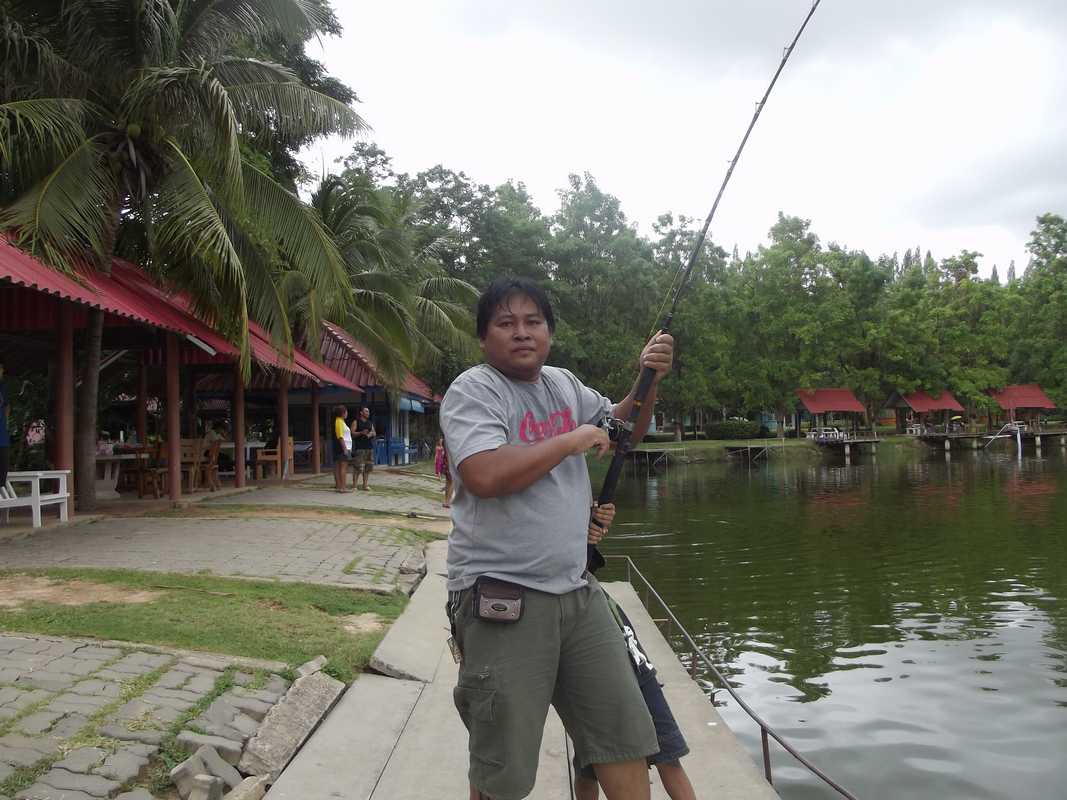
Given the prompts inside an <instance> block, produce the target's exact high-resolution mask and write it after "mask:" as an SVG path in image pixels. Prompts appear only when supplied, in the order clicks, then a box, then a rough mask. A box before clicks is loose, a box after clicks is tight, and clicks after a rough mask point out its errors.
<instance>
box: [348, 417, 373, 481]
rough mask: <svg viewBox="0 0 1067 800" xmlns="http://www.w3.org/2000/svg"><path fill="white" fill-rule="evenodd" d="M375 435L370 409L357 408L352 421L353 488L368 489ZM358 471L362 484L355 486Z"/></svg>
mask: <svg viewBox="0 0 1067 800" xmlns="http://www.w3.org/2000/svg"><path fill="white" fill-rule="evenodd" d="M377 435H378V434H377V433H376V432H375V430H374V423H373V422H371V421H370V409H369V408H367V407H366V406H364V407H363V408H361V409H360V410H359V415H358V416H357V417H356V421H355V422H353V423H352V467H353V469H354V470H355V474H354V475H353V476H352V488H353V489H356V488H359V489H362V490H363V491H365V492H369V491H370V487H369V486H368V485H367V481H368V480H369V479H370V473H371V470H372V469H374V438H375V437H376V436H377ZM360 472H362V473H363V485H362V486H359V487H357V486H356V479H357V478H358V477H359V473H360Z"/></svg>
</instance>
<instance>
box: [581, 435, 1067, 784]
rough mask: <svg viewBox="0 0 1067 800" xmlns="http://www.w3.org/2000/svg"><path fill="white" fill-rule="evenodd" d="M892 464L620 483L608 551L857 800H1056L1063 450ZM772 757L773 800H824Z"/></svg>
mask: <svg viewBox="0 0 1067 800" xmlns="http://www.w3.org/2000/svg"><path fill="white" fill-rule="evenodd" d="M998 446H1000V445H998ZM894 450H896V448H883V449H882V452H880V453H879V454H878V455H877V457H872V456H866V455H865V456H863V457H862V458H861V459H859V460H858V461H854V462H853V464H852V465H851V466H846V465H844V463H843V461H841V460H837V461H834V460H833V457H832V456H827V457H826V458H825V459H824V460H822V461H817V462H814V463H810V462H802V461H797V460H792V459H790V460H785V459H780V458H779V459H776V460H772V461H771V463H769V464H767V465H765V466H761V467H755V468H749V467H747V466H745V465H731V464H707V465H697V464H694V465H689V466H680V467H671V468H670V469H669V471H668V472H666V473H665V474H660V475H653V476H650V477H647V478H646V476H645V474H644V472H643V470H642V471H641V472H640V473H639V474H637V475H636V476H635V475H634V474H633V473H632V472H631V473H629V474H628V475H627V477H626V478H625V479H624V480H623V483H622V485H621V486H620V492H619V498H618V504H619V515H618V518H617V520H616V525H615V527H614V528H613V530H612V535H611V538H610V540H609V542H607V543H606V546H605V547H604V550H605V552H607V553H626V554H628V555H630V556H631V557H633V558H634V560H635V562H636V563H637V566H638V568H639V569H640V570H641V571H642V572H644V573H645V575H646V576H647V577H648V578H649V579H650V580H651V581H652V583H653V585H654V586H655V587H656V589H657V590H658V591H659V592H660V594H661V595H662V596H663V597H664V599H665V600H666V601H667V602H668V603H669V604H670V605H671V607H672V608H673V610H674V611H675V613H676V614H677V615H678V617H679V619H680V620H681V621H682V623H683V624H684V625H685V626H686V628H687V629H688V630H689V631H690V633H692V634H693V636H694V638H696V639H697V641H698V642H700V644H701V646H702V647H703V648H704V650H705V652H707V653H709V655H711V657H712V658H713V659H714V660H715V662H716V663H717V664H718V665H719V667H720V669H723V670H724V672H725V673H726V674H728V675H729V676H730V677H731V680H732V681H733V682H734V684H735V686H736V687H737V688H738V690H739V692H740V693H741V695H742V697H744V698H745V700H746V701H747V702H748V703H749V704H750V705H751V706H753V707H754V708H755V709H756V711H757V712H758V713H760V714H761V715H762V716H763V717H764V718H765V719H766V720H767V721H768V722H769V723H770V724H771V725H772V726H774V727H775V728H776V729H777V730H778V731H779V733H781V734H782V735H783V736H784V737H785V738H786V739H787V741H789V742H791V743H792V744H793V745H794V746H795V747H797V748H798V749H799V750H800V751H801V752H802V753H804V754H805V755H806V756H807V757H808V758H809V759H811V760H812V761H813V762H814V763H815V764H816V765H818V766H819V767H820V768H822V769H823V770H824V771H826V772H827V773H828V774H829V775H830V776H831V777H833V778H834V779H835V780H837V781H839V782H840V783H842V784H843V785H844V786H846V787H847V788H849V789H850V790H851V791H852V792H853V793H854V794H856V795H857V797H860V798H864V799H866V798H926V797H931V798H932V797H936V798H941V799H945V798H952V799H953V800H955V799H956V798H959V799H961V800H962V798H967V800H973V799H974V798H1050V797H1064V796H1067V788H1065V787H1067V758H1064V755H1065V754H1067V452H1065V451H1064V450H1063V449H1061V448H1060V447H1059V446H1058V445H1056V446H1054V447H1052V448H1048V447H1046V449H1045V450H1044V452H1043V454H1042V456H1041V457H1037V455H1036V454H1035V453H1034V452H1033V451H1031V452H1030V453H1029V454H1028V455H1027V456H1026V457H1024V458H1023V459H1022V460H1021V461H1020V460H1019V459H1017V458H1016V455H1015V453H1014V452H1013V451H1009V450H1008V449H1007V447H1006V446H1004V449H1001V450H999V451H998V452H997V453H994V454H986V453H974V452H965V453H960V454H953V456H952V458H951V460H947V459H946V456H945V455H944V454H942V453H937V454H934V453H933V452H932V451H930V452H927V451H923V450H919V451H905V452H903V453H901V452H897V453H894ZM596 480H597V476H596V475H594V485H596ZM613 569H614V568H613ZM619 575H620V573H619V572H618V570H617V569H616V570H615V571H614V572H613V573H609V574H606V575H605V576H604V577H607V578H611V577H612V576H614V577H619ZM672 644H674V645H675V647H676V648H678V649H681V648H682V647H683V644H682V643H681V642H680V640H678V639H677V638H675V639H674V640H673V641H672ZM715 699H716V702H717V703H721V707H720V709H719V710H720V713H721V714H722V715H723V717H724V718H725V720H726V722H727V723H728V724H729V725H730V726H731V728H732V729H733V730H734V731H735V732H736V733H737V734H738V736H739V737H740V738H741V740H742V742H743V743H744V744H745V745H746V746H748V747H749V748H750V750H751V752H752V754H753V756H754V758H756V759H757V760H758V759H759V731H758V728H757V727H756V726H755V725H754V724H753V723H752V722H751V721H750V720H749V718H748V717H747V715H745V714H744V712H743V711H741V710H740V709H739V708H738V707H737V704H736V703H735V702H734V701H733V699H732V698H730V697H729V695H728V694H727V693H726V692H724V691H717V692H716V693H715ZM772 752H773V753H774V757H773V762H772V763H773V766H774V776H775V784H776V786H777V788H778V790H779V792H780V793H781V794H782V796H783V797H785V798H787V800H797V799H807V798H829V797H836V796H837V795H836V794H835V793H833V792H832V791H831V790H829V789H827V788H825V787H824V786H822V785H821V784H820V783H819V782H818V781H817V780H816V779H814V778H812V777H811V776H810V775H809V774H808V773H807V771H806V770H804V769H803V768H802V767H799V765H797V766H793V765H794V764H795V763H796V762H793V760H792V759H791V757H790V756H788V754H786V753H784V752H783V751H782V750H781V749H780V748H778V747H777V746H776V745H774V744H773V743H772Z"/></svg>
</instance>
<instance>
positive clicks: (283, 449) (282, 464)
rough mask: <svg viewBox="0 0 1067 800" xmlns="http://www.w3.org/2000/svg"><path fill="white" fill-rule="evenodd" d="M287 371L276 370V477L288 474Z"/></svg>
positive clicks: (285, 476)
mask: <svg viewBox="0 0 1067 800" xmlns="http://www.w3.org/2000/svg"><path fill="white" fill-rule="evenodd" d="M291 457H292V453H291V452H290V449H289V373H288V372H286V371H285V370H278V477H280V478H281V479H282V480H285V479H286V478H288V477H292V476H290V475H289V459H290V458H291Z"/></svg>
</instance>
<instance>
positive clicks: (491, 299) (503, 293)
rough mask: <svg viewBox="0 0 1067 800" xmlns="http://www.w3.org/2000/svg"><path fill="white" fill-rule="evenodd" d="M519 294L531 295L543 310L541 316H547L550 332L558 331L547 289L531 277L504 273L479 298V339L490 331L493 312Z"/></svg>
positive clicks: (535, 303)
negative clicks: (546, 292) (519, 276)
mask: <svg viewBox="0 0 1067 800" xmlns="http://www.w3.org/2000/svg"><path fill="white" fill-rule="evenodd" d="M517 295H525V296H526V297H529V298H530V299H531V300H532V301H533V303H534V305H535V306H537V309H538V311H540V312H541V316H543V317H544V318H545V323H546V324H547V325H548V330H549V333H555V332H556V316H555V314H553V313H552V302H551V301H550V300H549V299H548V295H547V294H545V290H544V289H542V288H541V287H540V286H538V285H537V284H536V283H534V282H533V281H532V280H530V279H529V278H518V277H515V276H514V275H504V276H502V277H500V278H497V279H496V280H495V281H493V282H492V283H491V284H489V288H487V289H486V290H485V291H484V292H482V296H481V297H479V298H478V338H479V339H484V338H485V334H486V333H487V332H488V331H489V321H490V320H491V319H492V318H493V313H494V312H495V311H496V310H497V309H498V308H499V307H500V306H507V304H508V302H509V301H510V300H511V298H512V297H515V296H517Z"/></svg>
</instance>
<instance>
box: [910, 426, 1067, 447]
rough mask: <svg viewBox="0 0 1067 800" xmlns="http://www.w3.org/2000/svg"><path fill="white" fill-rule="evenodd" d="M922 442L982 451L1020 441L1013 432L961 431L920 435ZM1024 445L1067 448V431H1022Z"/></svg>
mask: <svg viewBox="0 0 1067 800" xmlns="http://www.w3.org/2000/svg"><path fill="white" fill-rule="evenodd" d="M918 438H919V440H920V441H922V442H923V443H924V444H927V445H929V446H930V447H934V448H937V449H938V450H945V451H952V450H980V449H982V448H983V447H985V446H986V445H988V444H990V443H991V442H993V441H995V440H1001V439H1004V440H1006V441H1008V442H1009V443H1014V442H1016V441H1018V440H1017V439H1016V435H1015V433H1013V432H1008V431H1004V430H1003V429H1001V431H979V432H971V431H959V432H956V433H933V432H931V433H920V434H919V435H918ZM1021 439H1022V444H1023V446H1025V447H1035V448H1037V449H1039V450H1040V449H1041V448H1042V447H1052V446H1058V447H1067V430H1062V429H1059V428H1055V429H1048V430H1040V431H1033V430H1027V431H1021Z"/></svg>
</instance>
